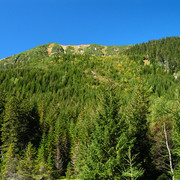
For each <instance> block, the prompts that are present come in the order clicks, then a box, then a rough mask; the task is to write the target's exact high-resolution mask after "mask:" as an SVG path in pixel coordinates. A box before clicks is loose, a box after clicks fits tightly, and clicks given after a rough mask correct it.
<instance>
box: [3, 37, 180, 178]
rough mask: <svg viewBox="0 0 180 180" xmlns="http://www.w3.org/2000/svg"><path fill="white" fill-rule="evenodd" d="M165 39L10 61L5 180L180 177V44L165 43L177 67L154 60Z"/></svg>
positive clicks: (58, 49)
mask: <svg viewBox="0 0 180 180" xmlns="http://www.w3.org/2000/svg"><path fill="white" fill-rule="evenodd" d="M162 41H164V40H158V41H155V42H156V43H152V42H154V41H150V42H148V43H143V44H139V45H135V46H101V45H94V44H93V45H80V46H73V45H71V46H63V45H59V44H57V43H49V44H45V45H40V46H37V47H35V48H33V49H30V50H28V51H25V52H23V53H20V54H17V55H13V56H11V57H7V58H4V59H3V60H1V61H0V122H1V123H0V151H1V153H0V154H1V160H0V174H1V177H2V179H3V178H4V179H13V178H14V179H25V180H26V179H60V178H68V179H95V180H96V179H133V178H134V179H138V180H144V179H146V180H152V179H155V180H156V179H158V180H160V179H172V177H175V178H176V179H178V177H179V171H180V169H179V167H180V166H179V165H180V160H179V159H180V153H179V149H180V130H179V124H180V122H179V121H180V114H179V112H180V104H179V102H180V78H179V77H177V78H175V76H174V74H175V73H176V74H178V72H179V71H178V70H179V69H178V67H179V66H178V63H179V56H178V54H179V49H178V47H177V46H176V43H178V42H179V39H178V38H175V39H174V38H168V40H166V41H165V42H168V43H164V44H163V45H161V46H160V47H161V49H162V50H163V49H166V51H167V52H166V54H167V55H170V54H176V56H175V58H176V61H175V62H176V64H174V70H173V71H170V70H169V69H167V68H166V66H164V65H162V63H160V61H159V59H158V58H159V56H150V54H149V53H150V52H151V51H152V49H154V48H155V50H154V51H155V52H156V50H157V48H159V46H156V45H157V44H158V43H160V44H162ZM177 41H178V42H177ZM169 44H172V45H173V47H172V48H169ZM151 45H152V46H151ZM166 45H168V46H167V47H166ZM142 47H145V49H147V47H148V49H147V51H146V50H143V49H141V48H142ZM162 55H164V54H163V53H162ZM163 58H164V56H163ZM168 62H169V61H168ZM165 132H166V134H167V137H168V145H169V149H170V152H171V155H172V164H173V170H174V172H173V173H172V172H171V167H170V166H169V152H168V150H167V143H166V141H167V139H166V138H165Z"/></svg>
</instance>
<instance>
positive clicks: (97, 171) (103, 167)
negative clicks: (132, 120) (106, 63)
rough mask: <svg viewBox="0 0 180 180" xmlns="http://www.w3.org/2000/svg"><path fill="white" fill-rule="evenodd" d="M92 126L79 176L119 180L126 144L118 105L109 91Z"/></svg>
mask: <svg viewBox="0 0 180 180" xmlns="http://www.w3.org/2000/svg"><path fill="white" fill-rule="evenodd" d="M103 92H104V91H103ZM94 124H95V129H94V131H93V133H92V142H91V143H90V144H89V146H88V147H87V149H85V150H86V153H84V157H83V163H82V164H83V166H82V168H81V172H80V177H81V178H83V179H116V178H120V177H121V171H122V169H123V156H124V155H125V151H126V150H125V149H126V143H127V138H126V135H125V128H126V124H125V122H124V120H123V119H122V116H121V115H120V114H119V102H118V100H117V97H116V96H115V92H114V89H113V88H110V90H108V92H104V98H103V102H102V110H101V111H100V112H99V113H98V116H97V118H96V120H95V123H94Z"/></svg>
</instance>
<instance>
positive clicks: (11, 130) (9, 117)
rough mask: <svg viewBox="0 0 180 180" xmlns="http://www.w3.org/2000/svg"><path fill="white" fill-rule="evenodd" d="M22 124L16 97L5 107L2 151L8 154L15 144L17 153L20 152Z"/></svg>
mask: <svg viewBox="0 0 180 180" xmlns="http://www.w3.org/2000/svg"><path fill="white" fill-rule="evenodd" d="M20 127H21V122H20V110H19V101H18V99H17V98H16V97H14V96H13V97H11V98H10V99H9V101H8V102H7V103H6V105H5V112H4V120H3V124H2V128H1V132H2V137H1V141H2V146H1V148H2V151H3V153H5V152H7V150H8V148H9V145H10V144H13V147H14V148H15V153H18V152H19V133H20V129H21V128H20Z"/></svg>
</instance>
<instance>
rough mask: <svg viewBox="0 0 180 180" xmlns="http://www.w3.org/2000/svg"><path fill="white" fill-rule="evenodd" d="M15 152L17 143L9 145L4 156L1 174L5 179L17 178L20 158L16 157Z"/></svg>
mask: <svg viewBox="0 0 180 180" xmlns="http://www.w3.org/2000/svg"><path fill="white" fill-rule="evenodd" d="M15 150H16V147H15V143H11V144H9V146H8V148H6V152H5V153H4V154H3V162H2V169H1V172H2V175H3V177H4V178H5V179H8V178H10V179H13V178H15V179H16V178H17V165H18V160H19V156H18V155H16V153H15Z"/></svg>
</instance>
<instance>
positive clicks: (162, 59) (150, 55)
mask: <svg viewBox="0 0 180 180" xmlns="http://www.w3.org/2000/svg"><path fill="white" fill-rule="evenodd" d="M179 46H180V37H167V38H162V39H161V40H152V41H149V42H148V43H142V44H137V45H135V46H133V47H132V48H130V49H129V50H127V51H126V52H125V53H126V54H128V55H132V56H134V55H137V56H139V57H142V56H144V58H145V57H146V58H147V59H149V60H150V61H151V62H153V61H154V60H155V61H156V62H157V63H159V64H160V65H162V66H163V67H164V69H165V70H170V71H171V72H172V73H174V72H178V71H179V70H180V61H179V59H180V50H179ZM140 59H141V61H142V60H143V59H142V58H140Z"/></svg>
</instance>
